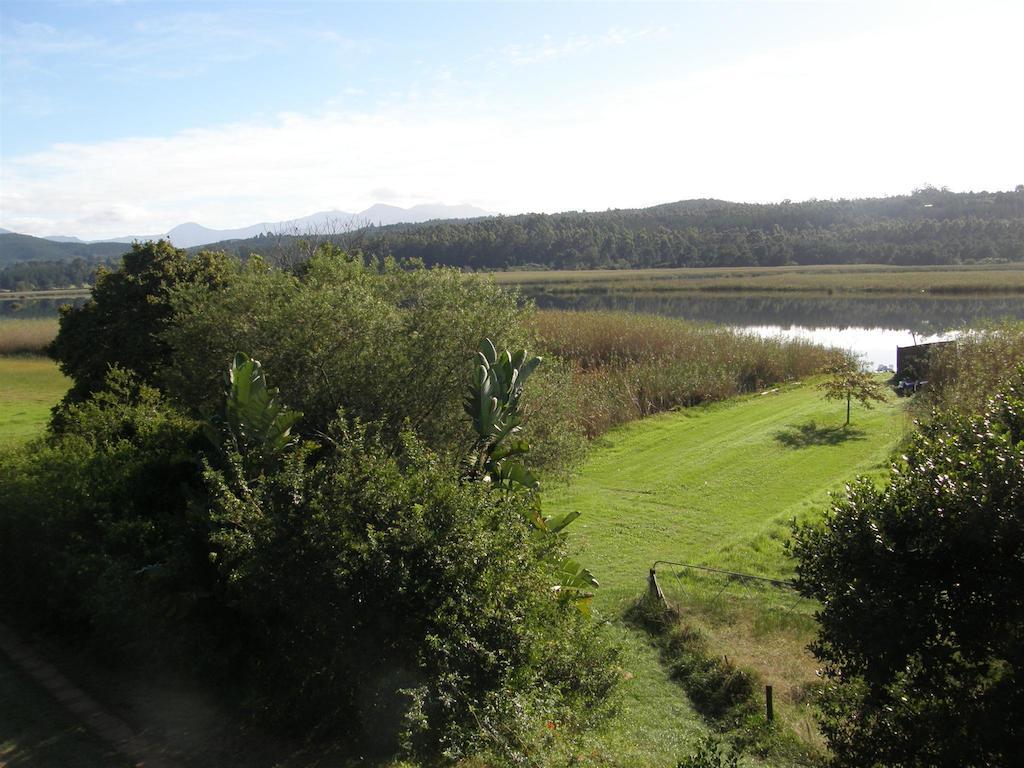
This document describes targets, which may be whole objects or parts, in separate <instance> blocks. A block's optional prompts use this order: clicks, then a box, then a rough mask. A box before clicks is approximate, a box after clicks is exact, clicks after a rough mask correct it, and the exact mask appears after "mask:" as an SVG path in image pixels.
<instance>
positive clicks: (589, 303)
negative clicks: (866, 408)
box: [527, 292, 1024, 368]
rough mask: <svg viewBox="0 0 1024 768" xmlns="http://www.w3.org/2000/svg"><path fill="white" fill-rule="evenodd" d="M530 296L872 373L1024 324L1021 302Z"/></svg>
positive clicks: (546, 305) (542, 303) (544, 304)
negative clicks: (909, 354) (675, 322)
mask: <svg viewBox="0 0 1024 768" xmlns="http://www.w3.org/2000/svg"><path fill="white" fill-rule="evenodd" d="M527 295H529V296H530V297H531V298H533V299H534V300H535V301H536V303H537V306H538V307H540V308H542V309H574V310H587V309H611V310H617V311H623V312H643V313H650V314H657V315H668V316H670V317H681V318H685V319H687V320H694V321H697V322H713V323H721V324H723V325H729V326H732V327H734V328H741V329H743V330H747V331H750V332H752V333H756V334H758V335H762V336H780V335H781V336H784V337H787V338H793V337H799V338H806V339H810V340H812V341H815V342H818V343H821V344H826V345H828V346H836V347H841V348H843V349H850V350H853V351H854V352H855V353H856V354H858V355H861V356H863V357H864V360H865V362H866V363H867V364H868V365H870V367H872V368H877V367H878V366H895V364H896V347H897V346H900V347H905V346H910V345H911V344H920V343H925V342H930V341H941V340H945V339H949V338H952V337H953V336H955V331H956V330H957V329H960V328H965V327H969V326H976V325H979V324H981V323H984V322H987V321H993V320H1001V319H1013V320H1024V297H1015V296H1013V297H1001V296H997V297H989V296H972V297H963V296H960V297H955V298H945V297H943V298H935V297H921V298H916V297H907V296H886V297H863V296H858V297H842V296H774V295H773V296H767V295H764V294H759V295H752V294H743V295H730V296H721V295H715V296H707V295H693V294H692V293H686V294H682V293H680V294H674V295H665V294H646V295H645V294H586V295H550V294H546V293H543V292H538V293H530V292H527Z"/></svg>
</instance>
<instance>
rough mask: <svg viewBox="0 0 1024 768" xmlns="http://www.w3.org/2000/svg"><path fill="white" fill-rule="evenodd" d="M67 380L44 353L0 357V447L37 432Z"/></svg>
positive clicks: (58, 399)
mask: <svg viewBox="0 0 1024 768" xmlns="http://www.w3.org/2000/svg"><path fill="white" fill-rule="evenodd" d="M70 384H71V382H70V381H68V379H67V378H66V377H65V376H64V374H62V373H61V372H60V370H58V368H57V364H56V363H55V362H53V361H52V360H49V359H47V358H44V357H31V356H22V355H19V356H16V357H0V447H3V446H10V445H14V444H17V443H20V442H23V441H25V440H28V439H30V438H32V437H35V436H36V435H38V434H40V433H41V432H42V431H43V429H44V428H45V426H46V423H47V421H48V420H49V418H50V409H51V408H52V407H53V406H54V405H56V404H57V403H58V402H59V401H60V399H61V398H62V397H63V396H64V394H65V393H66V392H67V391H68V387H69V386H70Z"/></svg>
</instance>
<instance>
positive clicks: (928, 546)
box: [793, 367, 1024, 767]
mask: <svg viewBox="0 0 1024 768" xmlns="http://www.w3.org/2000/svg"><path fill="white" fill-rule="evenodd" d="M793 550H794V553H795V555H796V557H797V559H798V566H797V577H798V579H797V583H798V587H799V589H800V591H801V593H802V594H804V595H805V596H808V597H812V598H815V599H817V600H819V601H820V602H821V610H820V612H819V614H818V618H819V623H820V628H819V634H818V638H817V640H816V641H815V643H814V644H813V645H812V651H813V652H814V654H815V655H816V656H817V658H818V659H819V660H820V661H822V662H824V665H825V667H824V672H825V675H826V679H827V681H828V685H827V689H826V690H827V692H828V693H829V694H830V695H828V696H827V697H826V705H825V707H824V710H823V711H824V716H823V719H822V726H823V733H824V734H825V736H826V738H827V739H828V741H829V745H830V747H831V749H832V752H833V755H834V760H835V764H836V765H837V766H879V765H885V766H922V767H923V766H950V767H952V766H958V767H959V766H994V765H1011V764H1013V763H1014V762H1015V760H1016V759H1019V756H1020V755H1021V754H1024V679H1022V678H1024V640H1022V639H1024V589H1022V588H1021V585H1022V584H1024V367H1022V368H1020V369H1019V371H1018V374H1017V376H1016V380H1015V383H1014V384H1013V385H1011V386H1008V387H1006V388H1005V389H1004V391H1003V392H1002V393H1001V394H999V395H997V396H995V397H994V398H992V399H990V400H989V402H988V404H987V406H986V407H985V408H984V410H983V412H982V413H981V414H975V415H970V416H964V415H959V414H954V413H952V412H948V413H944V414H939V415H936V416H934V417H933V420H932V421H931V422H930V423H928V424H925V425H922V426H921V427H920V428H919V432H918V434H917V435H916V436H915V437H914V438H913V440H912V442H911V445H910V447H909V449H908V450H907V453H906V456H905V457H904V461H903V462H902V463H901V464H899V465H894V466H893V467H892V470H891V472H890V475H889V479H888V483H886V485H885V486H884V487H882V488H878V487H876V485H875V484H874V483H873V482H871V481H870V480H868V479H864V478H862V479H860V480H859V481H857V482H856V483H854V484H852V485H851V486H849V487H848V489H847V491H846V495H845V498H842V499H838V500H837V501H836V503H835V504H834V506H833V509H832V510H831V511H830V512H829V513H828V514H827V515H826V518H825V521H824V523H823V524H816V525H815V524H811V525H806V526H803V527H799V528H798V529H797V530H796V532H795V540H794V545H793ZM1015 755H1016V756H1017V757H1016V758H1014V756H1015Z"/></svg>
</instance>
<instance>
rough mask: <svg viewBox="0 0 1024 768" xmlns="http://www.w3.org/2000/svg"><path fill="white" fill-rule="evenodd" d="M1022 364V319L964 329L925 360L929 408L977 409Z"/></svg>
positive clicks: (922, 407) (926, 405)
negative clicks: (955, 338)
mask: <svg viewBox="0 0 1024 768" xmlns="http://www.w3.org/2000/svg"><path fill="white" fill-rule="evenodd" d="M1022 364H1024V323H1021V322H1006V323H1000V324H993V325H989V326H985V327H982V328H972V329H970V330H966V331H964V332H963V333H962V334H961V335H960V337H959V338H958V339H957V340H956V342H955V343H953V344H947V345H944V346H942V347H941V348H939V349H936V350H935V351H934V352H933V353H932V355H931V358H930V361H929V373H928V380H929V383H928V389H927V390H926V391H927V393H928V396H927V397H926V398H924V399H923V400H922V401H920V404H919V411H920V412H921V415H926V414H925V411H927V410H928V409H930V408H940V409H942V410H957V411H960V412H962V413H977V412H980V411H981V409H982V408H983V406H984V404H985V401H986V400H987V399H988V398H989V397H991V396H992V395H994V394H995V393H996V392H997V391H998V390H999V389H1000V388H1001V387H1002V386H1003V385H1004V384H1005V383H1006V382H1007V381H1009V379H1010V377H1011V376H1012V375H1013V373H1014V371H1015V370H1016V369H1017V367H1018V366H1019V365H1022Z"/></svg>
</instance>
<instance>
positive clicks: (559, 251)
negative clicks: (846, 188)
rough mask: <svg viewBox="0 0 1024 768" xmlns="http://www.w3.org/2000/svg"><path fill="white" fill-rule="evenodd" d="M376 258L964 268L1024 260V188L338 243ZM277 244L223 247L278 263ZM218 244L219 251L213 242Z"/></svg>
mask: <svg viewBox="0 0 1024 768" xmlns="http://www.w3.org/2000/svg"><path fill="white" fill-rule="evenodd" d="M336 239H337V240H339V241H341V242H342V244H344V245H346V246H347V247H349V248H361V249H362V250H363V251H364V252H366V253H369V254H373V255H394V256H396V257H398V258H418V259H422V260H423V261H424V262H426V263H427V264H446V265H454V266H459V267H463V268H470V269H488V270H490V269H510V268H516V267H525V266H534V267H536V266H542V267H549V268H552V269H577V268H595V267H596V268H608V267H610V268H630V267H661V266H665V267H668V266H672V267H682V266H775V265H782V264H792V263H795V264H842V263H880V264H960V263H970V262H979V261H1019V260H1021V259H1024V185H1022V186H1019V187H1018V188H1017V189H1016V190H1015V191H1012V192H994V193H990V192H978V193H974V192H969V193H960V192H950V191H948V190H941V189H935V188H931V187H929V188H925V189H920V190H915V191H914V192H913V193H912V194H910V195H903V196H898V197H888V198H872V199H862V200H810V201H807V202H802V203H792V202H782V203H774V204H748V203H730V202H726V201H722V200H687V201H681V202H678V203H669V204H666V205H658V206H654V207H652V208H641V209H633V210H614V211H605V212H599V213H588V212H569V213H558V214H524V215H521V216H496V217H491V218H483V219H475V220H473V221H443V222H434V223H428V224H419V225H397V226H392V227H382V228H368V229H364V230H360V231H358V232H350V233H346V234H344V235H341V236H339V237H338V238H336ZM285 245H286V243H284V242H282V240H281V239H280V238H274V239H268V238H263V239H252V240H242V241H236V242H233V243H226V244H224V246H225V248H226V249H227V250H229V251H232V252H235V253H238V254H240V255H243V256H245V255H248V254H251V253H259V254H261V255H264V256H268V257H271V258H273V257H274V255H275V253H276V252H280V251H281V249H282V248H283V247H285ZM211 247H218V246H211Z"/></svg>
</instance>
